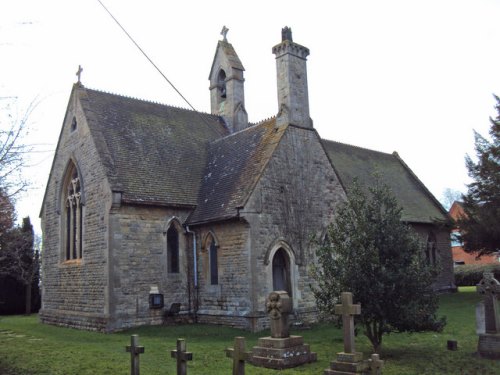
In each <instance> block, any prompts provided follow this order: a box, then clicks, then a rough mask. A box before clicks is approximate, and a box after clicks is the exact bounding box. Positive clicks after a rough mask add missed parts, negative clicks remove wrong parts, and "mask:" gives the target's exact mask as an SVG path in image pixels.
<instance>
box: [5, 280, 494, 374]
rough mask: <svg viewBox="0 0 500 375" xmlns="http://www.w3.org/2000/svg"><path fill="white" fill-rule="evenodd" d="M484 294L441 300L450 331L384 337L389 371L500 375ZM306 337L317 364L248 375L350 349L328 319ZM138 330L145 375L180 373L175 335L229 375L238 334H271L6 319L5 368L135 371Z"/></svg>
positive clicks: (307, 370)
mask: <svg viewBox="0 0 500 375" xmlns="http://www.w3.org/2000/svg"><path fill="white" fill-rule="evenodd" d="M479 300H480V296H479V295H478V294H477V293H476V292H475V288H461V290H460V292H459V293H456V294H449V295H443V296H441V298H440V301H441V303H440V310H439V313H440V315H446V316H447V321H448V324H447V326H446V328H445V330H444V331H443V333H440V334H438V333H434V332H430V333H415V334H409V333H402V334H398V333H394V334H390V335H388V336H386V337H384V342H383V348H382V353H381V358H382V359H383V360H385V366H384V369H383V374H384V375H396V374H397V375H412V374H415V375H416V374H433V375H435V374H440V375H444V374H450V375H451V374H453V375H456V374H471V375H472V374H482V375H489V374H491V375H493V374H499V373H500V361H493V360H481V359H478V358H476V356H475V355H474V352H475V351H476V346H477V335H476V333H475V305H476V303H477V302H478V301H479ZM291 333H292V334H298V335H303V336H304V340H305V342H306V343H308V344H310V345H311V349H312V351H315V352H317V353H318V362H315V363H313V364H307V365H303V366H301V367H297V368H294V369H287V370H282V371H278V370H270V369H264V368H258V367H253V366H251V365H246V373H247V374H250V375H252V374H259V375H260V374H262V375H266V374H322V373H323V370H324V369H326V368H328V367H329V363H330V361H331V360H333V359H334V357H335V353H336V352H340V351H342V349H343V342H342V331H341V330H340V329H337V328H335V327H333V326H332V325H328V324H319V325H316V326H314V327H313V328H312V329H310V330H294V329H292V332H291ZM132 334H138V335H139V339H140V345H143V346H144V347H145V353H144V354H141V356H140V363H141V374H144V375H153V374H175V369H176V367H175V366H176V363H175V359H173V358H171V357H170V351H171V350H173V349H175V346H176V339H177V338H185V339H186V343H187V350H188V351H190V352H193V361H190V362H189V363H188V374H193V375H196V374H203V375H220V374H230V373H231V369H232V362H231V359H230V358H227V357H226V355H225V353H224V349H225V348H226V347H232V346H233V342H234V337H235V336H245V337H246V347H247V350H250V348H251V347H252V346H254V345H255V344H256V343H257V339H258V338H259V337H261V336H264V335H267V334H268V332H261V333H257V334H251V333H249V332H247V331H242V330H237V329H232V328H226V327H216V326H208V325H182V326H161V327H140V328H137V329H131V330H128V331H125V332H120V333H115V334H101V333H94V332H86V331H79V330H75V329H67V328H59V327H53V326H47V325H42V324H40V323H39V322H38V317H37V316H36V315H31V316H12V317H0V373H1V374H5V375H14V374H15V375H39V374H51V375H57V374H78V375H84V374H89V375H90V374H92V375H94V374H113V375H115V374H129V373H130V354H129V353H126V351H125V346H127V345H129V344H130V336H131V335H132ZM447 340H457V341H458V350H457V351H449V350H447V349H446V343H447ZM356 348H357V350H359V351H362V352H363V353H364V355H365V358H367V357H368V355H369V354H370V349H371V345H370V343H369V341H368V339H367V338H366V337H364V336H363V335H361V334H360V335H358V336H357V337H356Z"/></svg>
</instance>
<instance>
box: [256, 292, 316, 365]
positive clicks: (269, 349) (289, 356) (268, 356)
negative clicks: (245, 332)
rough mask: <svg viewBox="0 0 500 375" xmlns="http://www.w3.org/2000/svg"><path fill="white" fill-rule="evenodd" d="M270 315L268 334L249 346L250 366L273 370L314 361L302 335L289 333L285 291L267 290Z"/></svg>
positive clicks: (289, 301)
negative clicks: (250, 353)
mask: <svg viewBox="0 0 500 375" xmlns="http://www.w3.org/2000/svg"><path fill="white" fill-rule="evenodd" d="M265 308H266V311H267V313H268V314H269V323H270V326H271V336H268V337H261V338H259V340H258V343H257V345H256V346H254V347H253V348H252V359H251V362H252V365H254V366H261V367H267V368H273V369H276V370H282V369H285V368H291V367H297V366H300V365H302V364H304V363H311V362H315V361H316V360H317V356H316V353H314V352H311V348H310V347H309V345H308V344H305V343H304V338H303V337H302V336H298V335H290V331H289V324H288V315H289V314H290V313H292V309H293V303H292V298H290V296H289V295H288V293H287V292H286V291H284V290H277V291H274V292H271V293H269V295H268V297H267V299H266V305H265Z"/></svg>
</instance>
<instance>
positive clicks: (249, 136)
mask: <svg viewBox="0 0 500 375" xmlns="http://www.w3.org/2000/svg"><path fill="white" fill-rule="evenodd" d="M275 125H276V119H275V118H273V119H270V120H267V121H265V122H263V123H261V124H258V125H254V126H252V127H249V128H247V129H245V130H242V131H240V132H237V133H234V134H231V135H229V136H227V137H225V138H222V139H220V140H216V141H214V142H212V143H211V144H210V146H209V155H208V163H207V167H206V169H205V172H204V175H203V181H202V187H201V189H200V195H199V199H198V206H197V207H196V209H195V211H194V212H193V214H192V216H191V217H190V218H189V222H190V223H200V222H206V221H211V220H214V219H227V218H232V217H236V216H237V214H238V212H237V209H238V208H239V207H243V206H244V205H245V203H246V201H247V199H248V198H249V196H250V194H251V192H252V191H253V189H254V187H255V184H256V183H257V182H258V180H259V178H260V176H261V175H262V172H263V171H264V169H265V166H266V165H267V162H268V161H269V159H270V157H271V155H272V154H273V152H274V150H275V148H276V146H277V144H278V143H279V141H280V139H281V137H282V135H283V133H284V132H285V130H286V128H287V127H286V126H281V127H276V126H275Z"/></svg>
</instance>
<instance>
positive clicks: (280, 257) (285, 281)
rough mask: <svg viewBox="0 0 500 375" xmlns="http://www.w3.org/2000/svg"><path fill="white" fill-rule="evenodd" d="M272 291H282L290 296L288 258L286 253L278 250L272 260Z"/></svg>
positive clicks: (290, 285) (280, 249) (290, 284)
mask: <svg viewBox="0 0 500 375" xmlns="http://www.w3.org/2000/svg"><path fill="white" fill-rule="evenodd" d="M271 264H272V274H273V290H284V291H286V292H288V295H289V296H290V297H291V296H292V283H291V273H290V257H289V256H288V253H287V252H286V251H285V250H284V249H283V248H279V249H278V250H277V251H276V252H275V253H274V256H273V260H272V263H271Z"/></svg>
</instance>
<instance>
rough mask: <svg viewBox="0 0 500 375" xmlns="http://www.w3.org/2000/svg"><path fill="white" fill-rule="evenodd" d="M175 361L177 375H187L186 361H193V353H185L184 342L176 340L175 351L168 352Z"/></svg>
mask: <svg viewBox="0 0 500 375" xmlns="http://www.w3.org/2000/svg"><path fill="white" fill-rule="evenodd" d="M170 355H171V357H172V358H176V359H177V375H186V374H187V361H192V360H193V353H191V352H187V351H186V340H184V339H177V349H176V350H172V351H171V352H170Z"/></svg>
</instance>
